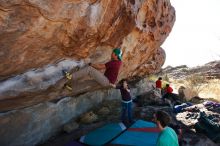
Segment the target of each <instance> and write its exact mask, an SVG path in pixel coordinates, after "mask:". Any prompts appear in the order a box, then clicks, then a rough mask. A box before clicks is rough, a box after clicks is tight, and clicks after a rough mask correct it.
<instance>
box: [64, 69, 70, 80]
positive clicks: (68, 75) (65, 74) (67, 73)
mask: <svg viewBox="0 0 220 146" xmlns="http://www.w3.org/2000/svg"><path fill="white" fill-rule="evenodd" d="M62 72H63V75H64V76H65V77H66V78H67V79H68V80H71V79H72V75H71V74H70V73H69V72H67V71H65V70H62Z"/></svg>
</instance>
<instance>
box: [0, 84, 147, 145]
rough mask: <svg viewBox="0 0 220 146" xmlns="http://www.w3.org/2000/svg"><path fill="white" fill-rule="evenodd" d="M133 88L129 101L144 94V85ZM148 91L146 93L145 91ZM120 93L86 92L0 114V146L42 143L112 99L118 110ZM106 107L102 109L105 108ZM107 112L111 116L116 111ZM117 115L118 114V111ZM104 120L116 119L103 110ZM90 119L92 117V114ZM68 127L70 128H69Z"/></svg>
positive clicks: (110, 103)
mask: <svg viewBox="0 0 220 146" xmlns="http://www.w3.org/2000/svg"><path fill="white" fill-rule="evenodd" d="M135 86H136V88H135V89H134V88H131V90H132V93H133V94H134V95H133V96H132V97H134V96H136V95H139V94H142V93H145V92H147V91H148V90H149V89H148V88H146V87H147V86H149V85H148V82H146V81H145V80H142V81H139V82H138V83H137V84H136V85H135ZM147 89H148V90H147ZM119 98H120V92H119V91H118V90H115V89H111V90H105V91H101V90H99V91H94V92H89V93H86V94H83V95H80V96H78V97H74V98H71V97H65V98H63V99H61V100H59V101H54V102H44V103H40V104H38V105H35V106H32V107H27V108H24V109H19V110H13V111H9V112H5V113H0V137H1V138H0V145H1V146H6V145H7V146H18V145H19V146H20V145H22V146H32V145H36V144H39V143H41V142H44V141H46V140H47V139H49V138H50V137H51V136H53V135H55V134H57V133H58V132H60V131H61V130H62V128H63V125H64V124H66V123H68V122H69V121H70V120H71V119H72V118H77V117H79V116H80V115H82V114H83V113H85V112H86V111H88V110H90V109H91V108H93V107H97V106H98V105H99V104H100V103H102V102H103V101H106V103H108V104H109V106H111V105H112V103H113V102H112V100H113V99H116V100H117V101H116V103H117V105H118V108H119V109H120V100H119ZM105 107H106V105H105ZM110 109H111V112H112V111H114V110H115V109H116V108H114V109H112V108H110ZM100 110H101V109H100ZM119 112H120V110H119ZM98 113H99V114H104V115H107V116H108V117H110V115H111V116H116V117H117V118H118V117H119V116H118V115H117V114H115V112H113V113H111V114H105V113H109V112H108V111H106V110H105V109H102V110H101V111H99V112H98ZM92 115H94V114H92ZM88 116H89V115H87V117H86V116H84V117H82V118H81V119H83V120H82V122H84V123H88V122H91V121H93V120H94V118H92V119H91V118H90V117H88ZM69 126H70V127H69ZM74 127H76V125H74V124H73V125H67V127H66V128H67V129H66V128H65V129H66V131H69V130H70V131H71V130H72V128H74Z"/></svg>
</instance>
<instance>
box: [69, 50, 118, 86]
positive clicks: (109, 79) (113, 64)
mask: <svg viewBox="0 0 220 146" xmlns="http://www.w3.org/2000/svg"><path fill="white" fill-rule="evenodd" d="M121 60H122V51H121V49H120V48H115V49H114V50H113V51H112V54H111V60H110V61H109V62H107V63H105V64H91V63H90V64H89V66H86V67H85V68H83V69H81V70H79V71H77V72H74V73H73V74H72V75H70V74H69V73H67V72H65V75H66V78H67V79H69V80H72V81H73V82H74V81H76V80H78V79H80V78H82V77H84V76H90V77H91V78H93V79H94V80H95V81H96V82H98V83H99V84H100V85H101V86H103V87H114V84H115V82H116V81H117V77H118V73H119V70H120V67H121V64H122V61H121ZM99 70H105V73H104V74H103V73H102V72H100V71H99ZM65 86H66V87H67V89H69V90H72V87H70V86H69V85H65Z"/></svg>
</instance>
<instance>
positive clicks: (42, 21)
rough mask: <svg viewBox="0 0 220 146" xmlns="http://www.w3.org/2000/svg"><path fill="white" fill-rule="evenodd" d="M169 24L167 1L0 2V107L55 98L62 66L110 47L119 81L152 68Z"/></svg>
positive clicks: (97, 57) (101, 55)
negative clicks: (118, 59) (116, 55)
mask: <svg viewBox="0 0 220 146" xmlns="http://www.w3.org/2000/svg"><path fill="white" fill-rule="evenodd" d="M174 22H175V10H174V8H173V7H172V6H171V4H170V1H169V0H53V1H50V0H13V1H11V0H0V62H1V64H0V111H4V110H11V109H15V108H19V107H25V106H30V105H33V104H36V103H40V102H43V101H48V100H52V99H57V98H60V97H61V96H63V95H64V94H63V93H60V92H62V91H60V90H61V85H60V84H61V83H58V82H59V81H60V79H61V78H62V74H61V70H62V69H71V68H74V67H76V66H77V65H80V66H84V65H85V63H84V62H83V61H82V60H83V59H90V60H91V61H92V62H93V63H97V62H105V61H107V60H108V59H109V57H110V52H111V50H112V48H114V47H121V49H122V51H123V67H122V68H121V72H120V76H119V79H121V78H123V77H131V76H135V75H145V74H151V73H155V72H157V71H158V70H159V69H160V67H161V66H162V65H163V63H164V61H165V52H164V50H163V49H162V48H160V46H161V44H162V43H163V42H164V41H165V39H166V38H167V36H168V35H169V33H170V31H171V29H172V27H173V24H174ZM52 85H55V87H56V88H51V86H52ZM58 85H59V86H58ZM86 86H87V87H86V89H89V88H91V86H90V85H89V83H88V84H87V83H86ZM65 95H66V94H65Z"/></svg>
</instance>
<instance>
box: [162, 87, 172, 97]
mask: <svg viewBox="0 0 220 146" xmlns="http://www.w3.org/2000/svg"><path fill="white" fill-rule="evenodd" d="M172 94H173V88H172V87H170V84H166V88H165V94H164V95H163V97H162V98H163V100H164V101H165V99H166V98H167V99H168V98H170V97H171V98H172Z"/></svg>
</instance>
